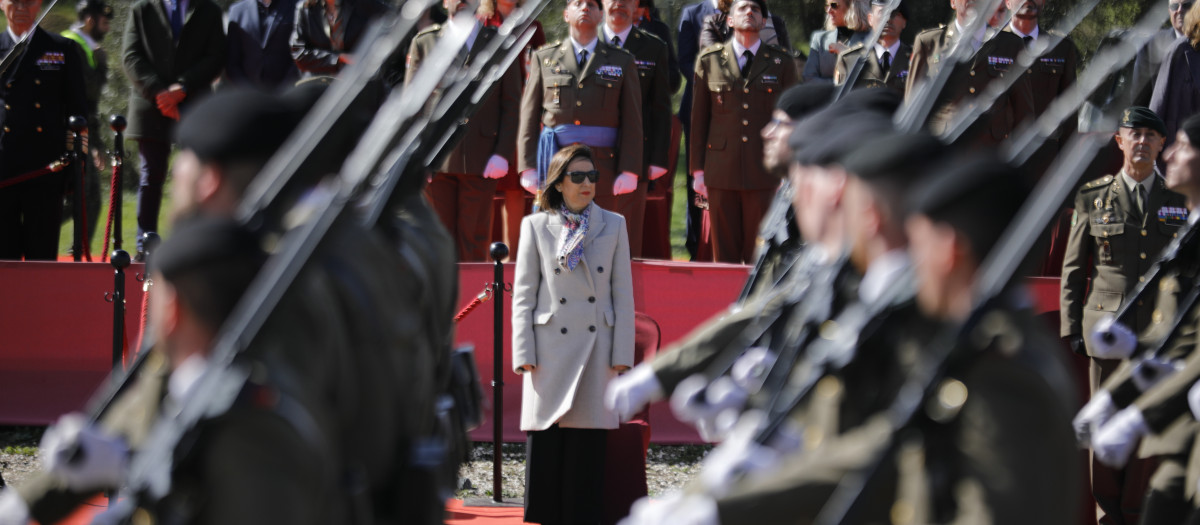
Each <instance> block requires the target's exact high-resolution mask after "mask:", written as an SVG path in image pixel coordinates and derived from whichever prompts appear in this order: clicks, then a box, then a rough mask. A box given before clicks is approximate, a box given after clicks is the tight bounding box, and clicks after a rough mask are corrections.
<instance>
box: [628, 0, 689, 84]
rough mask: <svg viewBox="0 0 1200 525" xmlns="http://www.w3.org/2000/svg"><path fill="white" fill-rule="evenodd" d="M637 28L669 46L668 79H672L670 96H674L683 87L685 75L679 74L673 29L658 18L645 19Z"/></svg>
mask: <svg viewBox="0 0 1200 525" xmlns="http://www.w3.org/2000/svg"><path fill="white" fill-rule="evenodd" d="M637 28H638V29H641V30H642V31H645V32H647V33H650V34H652V35H654V36H656V37H658V39H659V40H662V41H663V43H664V44H666V45H667V64H668V67H667V77H668V78H669V79H670V83H671V88H670V90H669V94H671V95H674V94H675V92H676V91H679V86H682V85H683V73H680V72H679V57H678V56H677V55H676V53H675V42H674V41H673V40H671V28H669V27H667V24H665V23H663V21H662V20H659V19H657V18H653V17H652V18H649V19H646V18H643V19H642V20H641V22H639V23H638V24H637Z"/></svg>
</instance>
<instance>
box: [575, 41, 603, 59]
mask: <svg viewBox="0 0 1200 525" xmlns="http://www.w3.org/2000/svg"><path fill="white" fill-rule="evenodd" d="M598 40H599V39H598V38H593V39H592V41H591V42H588V44H587V45H583V44H580V43H579V42H576V41H575V38H574V37H571V46H572V47H574V48H575V62H576V63H579V53H580V52H582V51H587V53H588V54H587V56H588V59H589V60H590V59H591V58H592V56H594V55H595V54H596V41H598Z"/></svg>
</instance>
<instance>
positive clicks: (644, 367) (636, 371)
mask: <svg viewBox="0 0 1200 525" xmlns="http://www.w3.org/2000/svg"><path fill="white" fill-rule="evenodd" d="M663 395H664V394H663V388H662V383H659V382H658V377H657V376H655V375H654V368H653V367H651V366H650V364H649V363H642V364H640V365H637V366H635V367H633V369H632V370H630V371H629V372H628V373H626V374H624V375H619V376H617V377H615V378H613V380H612V381H609V383H608V389H606V390H605V391H604V406H605V407H608V409H609V410H612V411H613V412H616V413H617V416H619V417H620V418H621V421H622V422H625V421H629V420H630V419H633V416H634V415H635V414H637V413H638V412H640V411H641V410H642V407H644V406H646V404H647V403H650V402H652V401H658V400H660V399H662V398H663Z"/></svg>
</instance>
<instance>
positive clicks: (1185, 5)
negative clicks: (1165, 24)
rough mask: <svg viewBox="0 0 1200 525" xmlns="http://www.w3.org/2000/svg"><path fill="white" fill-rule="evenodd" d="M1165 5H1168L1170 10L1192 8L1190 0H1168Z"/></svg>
mask: <svg viewBox="0 0 1200 525" xmlns="http://www.w3.org/2000/svg"><path fill="white" fill-rule="evenodd" d="M1167 7H1169V8H1170V9H1171V11H1180V10H1183V11H1187V10H1188V9H1191V8H1192V2H1169V3H1167Z"/></svg>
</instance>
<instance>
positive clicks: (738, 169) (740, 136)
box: [688, 43, 797, 191]
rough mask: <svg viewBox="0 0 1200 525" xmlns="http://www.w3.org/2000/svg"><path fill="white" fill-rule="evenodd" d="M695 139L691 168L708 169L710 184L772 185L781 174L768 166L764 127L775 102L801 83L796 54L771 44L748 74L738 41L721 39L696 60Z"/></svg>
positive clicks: (734, 187) (761, 50)
mask: <svg viewBox="0 0 1200 525" xmlns="http://www.w3.org/2000/svg"><path fill="white" fill-rule="evenodd" d="M695 82H696V87H695V93H694V94H693V97H694V98H693V100H692V141H693V143H694V144H695V147H692V148H690V152H689V159H688V163H689V166H690V167H689V168H688V172H689V173H691V172H695V171H698V170H703V171H704V183H705V184H706V185H707V186H708V187H709V188H715V189H719V190H742V191H745V190H769V189H772V188H775V187H777V186H779V178H778V177H776V176H774V175H771V174H770V173H767V170H766V168H764V167H763V163H762V155H763V144H762V134H761V133H760V131H761V130H762V128H763V126H766V125H767V122H770V120H771V114H772V113H774V111H775V101H776V100H777V99H778V98H779V94H780V93H782V92H783V91H784V90H786V89H787V88H789V87H792V85H794V84H796V82H797V79H796V67H795V62H793V61H792V57H791V55H789V54H787V53H786V52H784V51H783V50H782V49H780V48H778V47H774V46H769V45H766V44H765V43H764V44H763V45H761V46H759V48H758V53H757V54H755V55H754V60H753V62H751V64H750V71H749V74H748V75H747V76H746V78H742V75H741V73H740V72H739V71H738V61H737V57H735V56H733V45H732V44H727V43H726V44H718V45H715V46H712V47H709V48H707V49H705V50H704V52H703V53H701V54H700V59H699V60H698V61H697V62H696V76H695Z"/></svg>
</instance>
